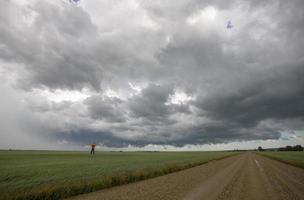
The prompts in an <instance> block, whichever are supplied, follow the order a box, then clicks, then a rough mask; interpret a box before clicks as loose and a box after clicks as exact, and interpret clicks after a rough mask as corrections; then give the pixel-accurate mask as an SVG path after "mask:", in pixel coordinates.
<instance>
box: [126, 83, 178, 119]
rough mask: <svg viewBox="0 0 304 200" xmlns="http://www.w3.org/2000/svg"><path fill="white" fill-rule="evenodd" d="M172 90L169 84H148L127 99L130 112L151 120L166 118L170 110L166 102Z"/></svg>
mask: <svg viewBox="0 0 304 200" xmlns="http://www.w3.org/2000/svg"><path fill="white" fill-rule="evenodd" d="M172 92H173V88H172V87H170V86H157V85H149V86H148V87H147V88H145V89H144V90H143V91H142V93H141V94H140V95H138V96H135V97H134V98H132V99H130V100H129V108H130V111H131V114H132V115H133V116H134V117H142V118H146V119H149V120H152V121H158V120H163V119H166V118H167V117H168V116H169V115H170V112H171V110H170V107H169V106H167V105H166V102H167V99H168V97H169V95H170V93H172Z"/></svg>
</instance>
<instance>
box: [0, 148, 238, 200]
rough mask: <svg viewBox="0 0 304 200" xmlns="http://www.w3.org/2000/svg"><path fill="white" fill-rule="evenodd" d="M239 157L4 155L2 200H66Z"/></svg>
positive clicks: (206, 154) (0, 181)
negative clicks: (211, 161)
mask: <svg viewBox="0 0 304 200" xmlns="http://www.w3.org/2000/svg"><path fill="white" fill-rule="evenodd" d="M236 154H237V153H236V152H97V153H96V154H95V155H94V156H91V155H89V153H88V152H51V151H0V199H62V198H65V197H69V196H73V195H77V194H82V193H88V192H92V191H96V190H99V189H103V188H107V187H111V186H115V185H121V184H125V183H130V182H134V181H138V180H143V179H147V178H151V177H156V176H160V175H164V174H167V173H171V172H175V171H178V170H182V169H186V168H189V167H193V166H196V165H200V164H203V163H206V162H208V161H210V160H214V159H219V158H223V157H227V156H231V155H236Z"/></svg>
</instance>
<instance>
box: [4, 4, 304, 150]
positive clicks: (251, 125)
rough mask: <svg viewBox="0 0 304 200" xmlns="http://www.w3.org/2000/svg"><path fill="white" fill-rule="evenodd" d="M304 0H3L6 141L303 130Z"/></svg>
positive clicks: (185, 137) (103, 141) (190, 141)
mask: <svg viewBox="0 0 304 200" xmlns="http://www.w3.org/2000/svg"><path fill="white" fill-rule="evenodd" d="M303 8H304V3H303V1H301V0H292V1H288V2H287V1H283V0H267V1H258V0H257V1H238V0H230V1H225V2H223V1H217V0H210V1H204V2H200V1H195V0H193V1H186V0H182V1H178V2H176V1H166V2H162V1H141V0H132V1H123V2H120V1H111V0H109V1H101V2H92V1H85V0H83V1H81V3H80V4H79V5H74V4H71V3H69V1H68V0H67V1H65V0H57V1H45V2H41V1H36V0H33V1H30V2H27V1H15V0H9V1H3V2H1V3H0V78H1V81H2V82H3V85H2V86H1V87H0V92H1V93H2V97H1V102H0V104H1V106H0V108H1V110H2V112H1V114H0V119H2V120H1V128H0V132H1V134H0V139H1V141H5V142H2V143H0V145H1V146H2V147H3V148H6V146H5V145H6V144H7V143H14V142H15V141H14V140H15V139H14V138H19V139H20V142H18V144H20V146H21V147H22V145H23V144H22V142H21V141H22V139H23V138H26V141H27V142H26V146H27V147H28V146H30V145H31V141H33V142H32V143H33V145H34V146H35V145H36V144H37V143H39V145H36V146H39V147H41V146H45V147H48V145H49V144H52V143H54V142H55V143H56V142H57V143H58V145H60V144H64V145H71V146H72V145H87V144H89V143H92V142H96V143H98V144H100V145H104V146H109V147H126V146H128V145H132V146H139V147H142V146H145V145H149V144H155V145H173V146H178V147H181V146H184V145H201V144H222V143H229V142H245V141H256V140H274V141H275V140H278V139H280V138H282V134H284V133H291V134H293V133H294V132H296V131H303V130H304V125H303V124H304V78H303V77H304V39H303V37H302V36H303V35H304V9H303ZM229 20H230V21H231V22H232V24H233V27H232V28H230V29H227V27H226V25H227V22H228V21H229ZM6 113H11V114H10V115H9V116H8V115H7V114H6ZM22 116H24V117H22ZM21 130H25V131H26V133H22V131H21ZM9 135H14V137H11V136H9ZM31 138H33V139H31ZM19 139H18V140H19ZM299 142H301V141H299ZM17 146H18V145H17ZM23 146H24V145H23ZM50 146H52V145H50Z"/></svg>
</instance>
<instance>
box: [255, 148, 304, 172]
mask: <svg viewBox="0 0 304 200" xmlns="http://www.w3.org/2000/svg"><path fill="white" fill-rule="evenodd" d="M258 154H259V155H262V156H266V157H269V158H272V159H275V160H278V161H281V162H284V163H287V164H291V165H293V166H296V167H299V168H302V169H304V152H303V151H265V152H259V153H258Z"/></svg>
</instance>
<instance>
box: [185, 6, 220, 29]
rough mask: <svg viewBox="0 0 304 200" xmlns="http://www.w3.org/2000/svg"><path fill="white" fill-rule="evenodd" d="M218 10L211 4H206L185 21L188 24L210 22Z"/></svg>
mask: <svg viewBox="0 0 304 200" xmlns="http://www.w3.org/2000/svg"><path fill="white" fill-rule="evenodd" d="M217 13H218V10H217V9H216V8H214V7H213V6H207V7H205V8H204V9H203V10H200V11H199V12H196V13H194V14H193V15H191V16H189V17H188V18H187V23H188V24H190V25H195V24H197V23H198V22H211V21H213V20H214V19H215V18H216V16H217Z"/></svg>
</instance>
